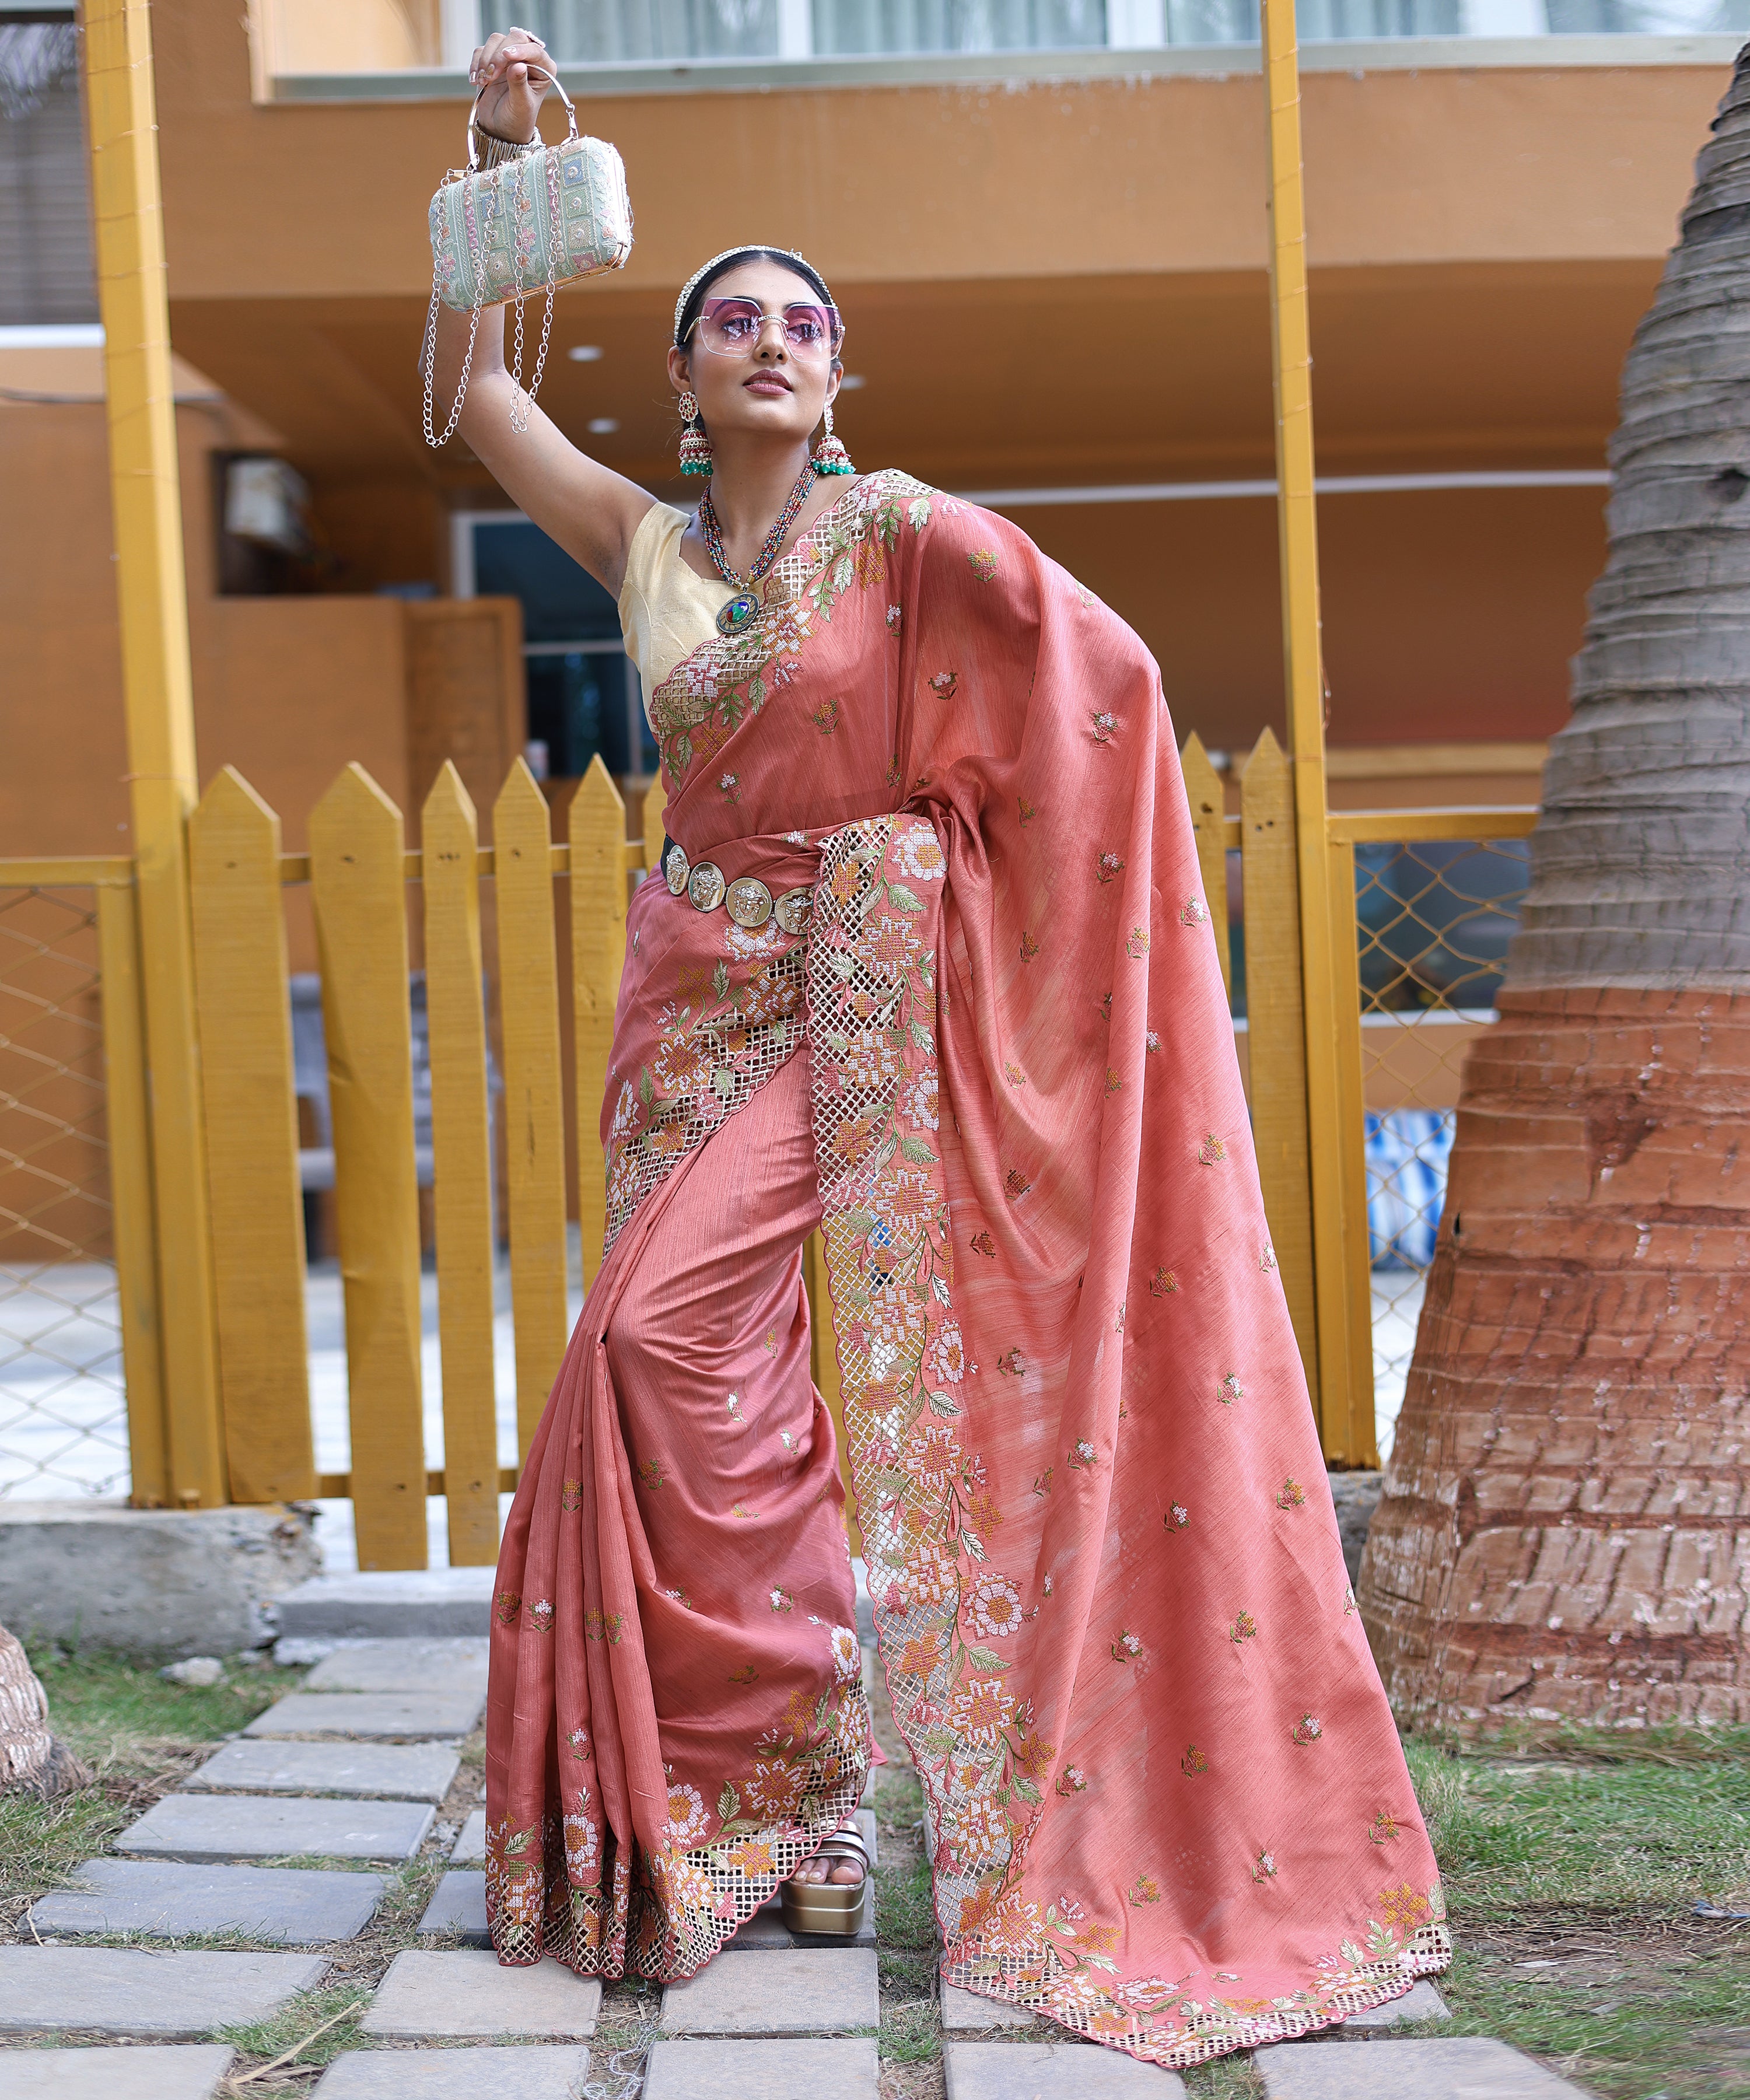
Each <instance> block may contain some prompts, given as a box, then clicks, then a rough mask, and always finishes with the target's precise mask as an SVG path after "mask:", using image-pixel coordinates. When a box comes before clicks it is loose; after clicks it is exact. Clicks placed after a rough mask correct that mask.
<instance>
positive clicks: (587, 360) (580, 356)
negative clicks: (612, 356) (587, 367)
mask: <svg viewBox="0 0 1750 2100" xmlns="http://www.w3.org/2000/svg"><path fill="white" fill-rule="evenodd" d="M565 354H566V356H567V357H568V358H570V359H571V362H572V364H594V363H595V361H596V360H597V358H598V357H599V356H601V355H602V346H601V344H600V343H597V342H574V343H573V344H572V345H571V348H570V349H569V350H568V351H566V353H565Z"/></svg>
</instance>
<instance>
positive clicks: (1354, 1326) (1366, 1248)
mask: <svg viewBox="0 0 1750 2100" xmlns="http://www.w3.org/2000/svg"><path fill="white" fill-rule="evenodd" d="M1325 864H1326V867H1327V868H1328V870H1329V874H1328V877H1327V880H1326V883H1325V897H1326V899H1327V902H1328V906H1329V911H1330V924H1331V987H1332V994H1333V1001H1332V1003H1333V1008H1334V1011H1335V1015H1336V1023H1337V1027H1336V1035H1335V1044H1334V1047H1335V1048H1336V1052H1337V1100H1336V1102H1335V1104H1334V1110H1335V1113H1334V1115H1333V1133H1332V1136H1333V1144H1334V1146H1335V1150H1336V1154H1337V1163H1338V1195H1339V1201H1340V1203H1341V1206H1342V1212H1341V1216H1342V1222H1341V1224H1340V1227H1339V1233H1340V1239H1341V1245H1342V1251H1343V1263H1342V1283H1343V1297H1342V1312H1343V1323H1344V1330H1345V1334H1346V1337H1347V1365H1348V1375H1347V1383H1346V1384H1345V1385H1344V1387H1343V1388H1342V1392H1339V1393H1338V1394H1336V1395H1334V1396H1330V1395H1327V1398H1326V1405H1325V1407H1324V1408H1323V1410H1321V1412H1320V1433H1321V1436H1322V1438H1323V1441H1324V1445H1325V1457H1326V1458H1329V1459H1333V1460H1334V1461H1335V1462H1338V1464H1340V1465H1345V1466H1369V1467H1371V1466H1377V1465H1378V1463H1379V1446H1378V1442H1377V1441H1376V1432H1375V1428H1374V1419H1373V1269H1372V1265H1371V1260H1370V1256H1371V1253H1372V1248H1371V1245H1370V1242H1369V1231H1368V1220H1367V1106H1366V1101H1365V1098H1364V1092H1365V1090H1364V1078H1363V1074H1362V1070H1361V962H1360V946H1359V943H1358V942H1357V940H1356V937H1355V848H1354V846H1353V845H1349V844H1347V842H1344V841H1342V840H1337V839H1332V840H1329V841H1328V843H1327V844H1326V846H1325ZM1333 1398H1334V1401H1335V1403H1336V1404H1335V1405H1331V1404H1330V1401H1331V1400H1332V1399H1333Z"/></svg>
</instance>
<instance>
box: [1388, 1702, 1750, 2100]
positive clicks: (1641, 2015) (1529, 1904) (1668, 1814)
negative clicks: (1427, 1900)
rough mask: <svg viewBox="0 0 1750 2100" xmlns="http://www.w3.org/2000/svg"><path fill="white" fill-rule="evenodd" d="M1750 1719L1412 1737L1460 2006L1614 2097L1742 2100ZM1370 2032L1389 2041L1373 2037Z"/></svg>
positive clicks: (1470, 2027)
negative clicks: (1468, 1741)
mask: <svg viewBox="0 0 1750 2100" xmlns="http://www.w3.org/2000/svg"><path fill="white" fill-rule="evenodd" d="M1747 1742H1750V1732H1746V1731H1743V1730H1730V1731H1721V1732H1718V1733H1717V1734H1711V1735H1710V1734H1706V1733H1704V1732H1701V1731H1699V1730H1678V1729H1668V1730H1656V1731H1655V1730H1649V1731H1647V1732H1646V1733H1645V1734H1642V1735H1636V1736H1620V1735H1617V1734H1616V1733H1606V1732H1603V1731H1600V1730H1588V1729H1580V1728H1564V1729H1561V1730H1545V1731H1541V1732H1540V1731H1534V1730H1527V1731H1525V1732H1523V1734H1522V1735H1520V1736H1514V1737H1511V1738H1509V1739H1507V1740H1505V1741H1502V1740H1495V1741H1492V1742H1491V1743H1490V1744H1488V1745H1486V1746H1481V1747H1479V1746H1476V1745H1466V1746H1462V1748H1454V1747H1453V1746H1442V1745H1436V1744H1428V1743H1412V1744H1411V1745H1408V1755H1409V1760H1410V1769H1411V1773H1412V1776H1413V1779H1414V1780H1415V1783H1416V1789H1417V1795H1418V1797H1419V1798H1420V1799H1421V1801H1422V1809H1423V1813H1424V1815H1426V1818H1427V1820H1428V1826H1429V1830H1430V1834H1431V1835H1432V1837H1433V1839H1434V1844H1435V1852H1436V1854H1437V1855H1438V1856H1439V1861H1440V1868H1441V1873H1442V1875H1443V1877H1444V1882H1445V1886H1446V1891H1447V1897H1448V1903H1449V1904H1450V1906H1451V1910H1452V1930H1453V1937H1454V1939H1455V1940H1456V1942H1457V1947H1458V1950H1459V1951H1458V1953H1457V1958H1456V1959H1455V1961H1454V1962H1453V1965H1452V1970H1451V1971H1450V1973H1449V1974H1448V1975H1446V1976H1444V1977H1442V1978H1440V1979H1438V1982H1439V1989H1440V1992H1441V1993H1442V1995H1443V1996H1444V1997H1445V1999H1446V2001H1447V2003H1448V2005H1449V2006H1450V2007H1451V2008H1452V2014H1453V2018H1452V2021H1451V2022H1450V2023H1441V2024H1440V2025H1439V2027H1428V2028H1426V2029H1425V2030H1423V2031H1424V2032H1439V2033H1444V2034H1461V2035H1462V2034H1474V2035H1496V2036H1500V2037H1501V2039H1502V2040H1506V2041H1510V2042H1512V2043H1513V2044H1514V2045H1515V2046H1517V2047H1519V2048H1520V2049H1526V2050H1527V2051H1529V2052H1531V2053H1532V2054H1534V2055H1536V2056H1539V2057H1541V2058H1543V2059H1544V2060H1545V2062H1546V2063H1549V2064H1551V2065H1552V2066H1553V2067H1554V2068H1555V2069H1556V2070H1558V2071H1560V2072H1561V2073H1562V2074H1563V2076H1567V2077H1569V2078H1571V2079H1573V2080H1576V2081H1577V2082H1579V2083H1581V2084H1583V2085H1585V2086H1587V2087H1589V2089H1591V2090H1593V2091H1594V2092H1596V2093H1600V2094H1602V2095H1605V2096H1607V2100H1655V2096H1664V2100H1704V2096H1705V2100H1750V1937H1747V1935H1746V1932H1745V1929H1744V1928H1743V1926H1732V1925H1730V1924H1728V1923H1725V1922H1722V1921H1709V1920H1705V1919H1701V1918H1698V1917H1696V1916H1695V1904H1697V1903H1698V1902H1712V1903H1714V1904H1717V1905H1718V1906H1719V1907H1720V1908H1723V1909H1736V1910H1743V1909H1750V1902H1747V1901H1745V1900H1744V1896H1745V1894H1746V1891H1747V1890H1750V1761H1747V1758H1746V1755H1745V1752H1746V1748H1747ZM1372 2046H1374V2047H1378V2046H1381V2045H1380V2044H1378V2043H1375V2044H1373V2045H1372Z"/></svg>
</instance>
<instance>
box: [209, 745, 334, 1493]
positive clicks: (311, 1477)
mask: <svg viewBox="0 0 1750 2100" xmlns="http://www.w3.org/2000/svg"><path fill="white" fill-rule="evenodd" d="M188 854H189V875H190V883H191V889H192V908H193V917H194V936H195V986H196V998H197V1000H198V1008H199V1014H200V1021H201V1097H202V1103H203V1107H204V1110H205V1127H206V1142H207V1168H208V1180H209V1201H210V1203H211V1207H212V1214H213V1286H214V1305H215V1308H216V1312H217V1318H218V1361H219V1383H220V1392H221V1395H222V1399H223V1416H224V1424H225V1452H226V1456H227V1461H228V1462H229V1465H230V1469H231V1494H232V1496H233V1498H235V1499H236V1501H238V1502H280V1501H284V1500H287V1499H297V1498H305V1497H308V1496H311V1495H313V1494H314V1493H315V1490H316V1476H315V1454H314V1452H313V1450H312V1449H311V1428H310V1374H309V1357H308V1352H307V1337H306V1330H305V1324H304V1268H305V1251H304V1207H303V1197H302V1189H300V1187H299V1184H298V1101H297V1096H296V1094H295V1092H294V1091H293V1078H292V1029H291V1011H290V1007H289V1002H288V994H287V988H286V950H285V906H284V898H283V896H282V894H281V892H280V819H279V818H277V817H276V815H275V814H274V813H273V811H272V810H270V809H269V808H268V806H267V804H266V803H265V802H264V801H262V798H261V797H260V796H258V794H257V793H256V792H255V790H254V789H253V787H250V786H249V783H248V782H247V781H246V780H245V779H243V777H242V775H241V774H239V773H237V772H236V771H234V770H232V768H231V767H230V766H228V765H227V767H226V768H225V769H224V770H223V772H222V773H221V774H219V775H218V779H216V780H214V782H213V783H212V785H211V786H210V787H209V788H208V789H207V791H206V793H205V795H204V796H202V797H201V806H200V807H199V809H197V810H196V812H195V814H194V817H193V818H192V821H191V823H190V824H189V827H188Z"/></svg>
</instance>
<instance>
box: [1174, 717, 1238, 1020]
mask: <svg viewBox="0 0 1750 2100" xmlns="http://www.w3.org/2000/svg"><path fill="white" fill-rule="evenodd" d="M1179 764H1180V765H1181V766H1182V767H1183V768H1184V775H1185V798H1186V800H1187V801H1188V802H1189V803H1190V805H1191V829H1192V833H1193V834H1194V836H1195V837H1196V840H1197V871H1198V873H1199V874H1200V875H1201V876H1202V878H1203V901H1204V902H1205V903H1206V904H1207V905H1208V907H1209V908H1210V925H1211V926H1212V927H1213V928H1214V933H1215V952H1216V954H1217V955H1219V957H1220V958H1221V981H1222V982H1223V985H1224V986H1226V987H1227V991H1228V998H1229V999H1230V1000H1231V999H1232V997H1233V955H1232V935H1231V933H1230V931H1229V929H1228V799H1227V796H1226V795H1225V794H1224V793H1223V789H1222V784H1221V775H1220V774H1219V773H1218V772H1217V771H1216V770H1215V769H1214V766H1213V765H1210V759H1209V753H1208V752H1206V750H1205V749H1204V748H1203V739H1202V738H1201V737H1200V736H1199V735H1197V731H1196V730H1192V733H1191V735H1189V736H1188V737H1187V738H1186V739H1185V748H1184V750H1183V751H1182V752H1180V753H1179Z"/></svg>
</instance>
